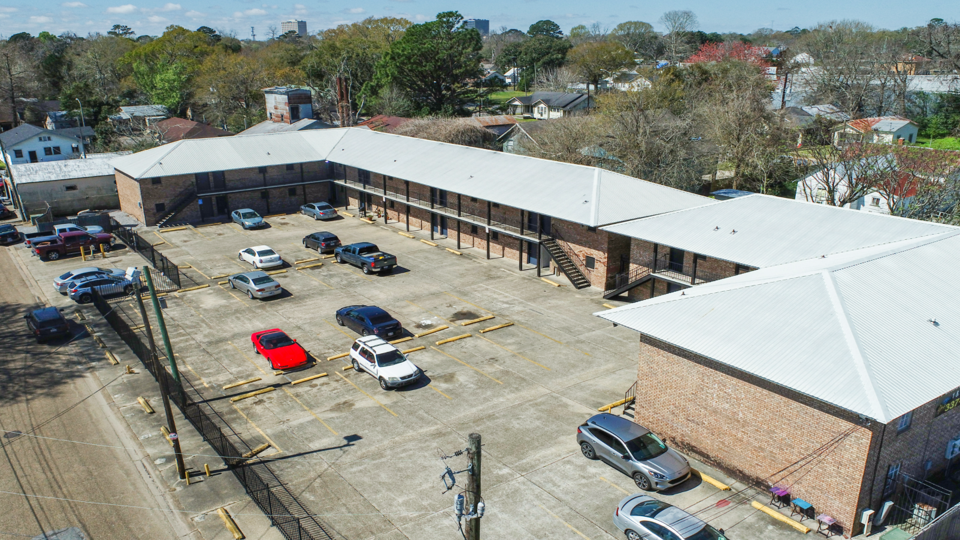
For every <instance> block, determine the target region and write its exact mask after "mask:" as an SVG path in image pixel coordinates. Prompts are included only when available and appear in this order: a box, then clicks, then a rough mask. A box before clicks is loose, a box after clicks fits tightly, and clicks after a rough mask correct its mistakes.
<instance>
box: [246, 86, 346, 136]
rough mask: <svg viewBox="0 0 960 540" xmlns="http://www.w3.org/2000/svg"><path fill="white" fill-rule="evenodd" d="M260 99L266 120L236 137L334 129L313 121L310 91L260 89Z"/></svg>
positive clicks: (299, 89)
mask: <svg viewBox="0 0 960 540" xmlns="http://www.w3.org/2000/svg"><path fill="white" fill-rule="evenodd" d="M263 99H264V102H265V104H266V109H267V119H266V120H264V121H263V122H260V123H259V124H255V125H253V126H251V127H249V128H247V129H245V130H243V131H241V132H240V133H237V135H244V136H246V135H264V134H267V133H287V132H291V131H308V130H312V129H329V128H332V127H336V126H334V125H333V124H329V123H327V122H323V121H321V120H316V119H315V118H314V117H313V98H312V94H311V93H310V90H308V89H306V88H294V87H291V86H271V87H270V88H264V89H263Z"/></svg>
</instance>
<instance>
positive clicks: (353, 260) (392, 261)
mask: <svg viewBox="0 0 960 540" xmlns="http://www.w3.org/2000/svg"><path fill="white" fill-rule="evenodd" d="M333 252H334V253H335V254H336V255H337V262H338V263H344V262H346V263H350V264H352V265H354V266H359V267H360V269H361V270H363V273H364V274H369V273H371V272H383V273H389V272H390V271H391V270H393V267H395V266H396V265H397V258H396V257H394V256H393V255H390V254H389V253H384V252H382V251H380V248H378V247H377V245H376V244H371V243H369V242H360V243H357V244H350V245H348V246H340V247H338V248H336V249H335V250H334V251H333Z"/></svg>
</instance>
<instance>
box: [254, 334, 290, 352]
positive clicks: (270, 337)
mask: <svg viewBox="0 0 960 540" xmlns="http://www.w3.org/2000/svg"><path fill="white" fill-rule="evenodd" d="M260 344H261V345H263V348H264V349H279V348H280V347H287V346H290V345H293V340H292V339H290V336H288V335H286V334H284V333H283V332H275V333H273V334H267V335H265V336H263V337H261V338H260Z"/></svg>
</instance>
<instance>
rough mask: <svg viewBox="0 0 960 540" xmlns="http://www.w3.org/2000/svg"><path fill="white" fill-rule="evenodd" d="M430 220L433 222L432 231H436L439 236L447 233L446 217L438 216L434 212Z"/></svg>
mask: <svg viewBox="0 0 960 540" xmlns="http://www.w3.org/2000/svg"><path fill="white" fill-rule="evenodd" d="M430 221H431V222H433V223H432V224H433V232H435V233H438V234H439V235H440V236H446V235H447V217H446V216H438V215H436V214H431V219H430Z"/></svg>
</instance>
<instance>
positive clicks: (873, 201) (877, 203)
mask: <svg viewBox="0 0 960 540" xmlns="http://www.w3.org/2000/svg"><path fill="white" fill-rule="evenodd" d="M870 206H880V197H873V198H872V199H870Z"/></svg>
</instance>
